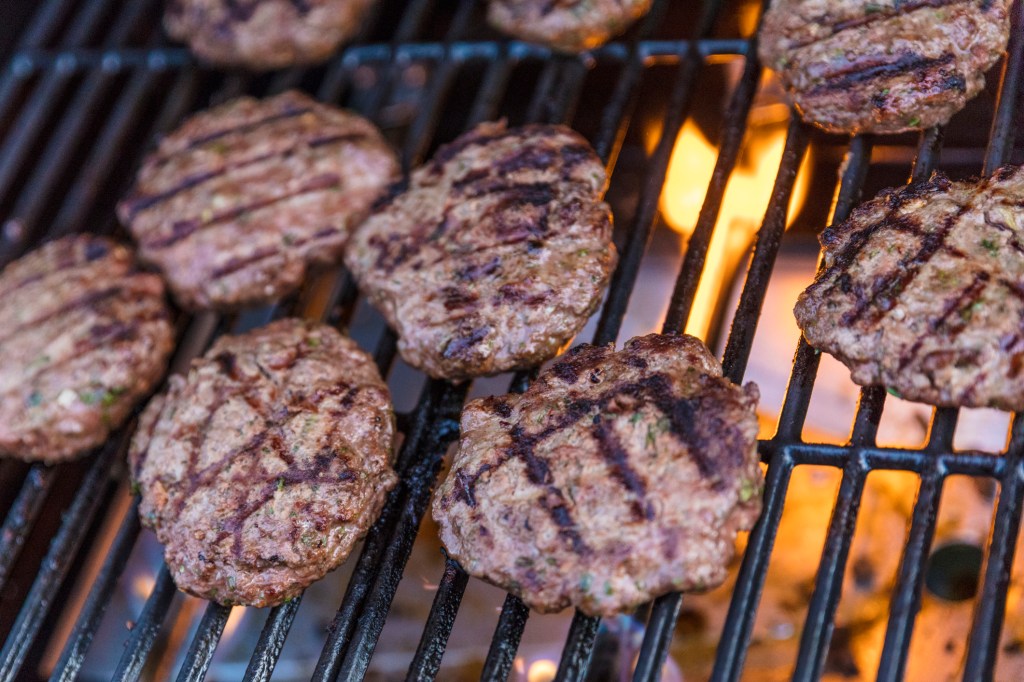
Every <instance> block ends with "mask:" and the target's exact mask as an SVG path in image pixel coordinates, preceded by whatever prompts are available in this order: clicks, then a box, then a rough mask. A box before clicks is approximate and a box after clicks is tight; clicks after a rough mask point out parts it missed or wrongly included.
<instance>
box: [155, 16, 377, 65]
mask: <svg viewBox="0 0 1024 682" xmlns="http://www.w3.org/2000/svg"><path fill="white" fill-rule="evenodd" d="M372 2H373V0H301V1H300V0H170V2H169V3H168V5H167V12H166V14H165V15H164V26H165V28H166V29H167V33H168V34H169V35H170V36H171V37H172V38H175V39H176V40H181V41H183V42H186V43H188V45H189V47H190V48H191V49H192V51H193V52H195V53H196V55H198V56H199V57H200V58H201V59H203V60H204V61H207V62H211V63H213V64H218V65H222V66H243V67H247V68H250V69H256V70H264V69H277V68H282V67H286V66H294V65H296V64H311V63H316V62H320V61H323V60H325V59H327V58H328V57H329V56H331V54H332V53H333V52H334V51H335V50H336V49H337V48H338V46H339V45H340V44H341V43H342V42H344V41H345V40H347V39H348V38H351V37H352V36H353V35H354V34H355V33H356V31H357V30H358V28H359V26H360V24H361V23H362V21H363V17H364V16H365V15H366V11H367V9H368V8H369V6H370V5H371V4H372Z"/></svg>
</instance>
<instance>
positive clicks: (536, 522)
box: [433, 334, 763, 616]
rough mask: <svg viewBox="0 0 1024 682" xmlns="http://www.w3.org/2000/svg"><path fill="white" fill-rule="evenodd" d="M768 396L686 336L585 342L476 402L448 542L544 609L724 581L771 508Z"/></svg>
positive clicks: (466, 419)
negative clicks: (740, 538) (761, 433)
mask: <svg viewBox="0 0 1024 682" xmlns="http://www.w3.org/2000/svg"><path fill="white" fill-rule="evenodd" d="M757 400H758V391H757V387H756V386H755V385H754V384H747V385H746V386H745V387H743V388H740V387H739V386H736V385H735V384H733V383H731V382H730V381H728V380H727V379H724V378H723V377H722V370H721V367H720V366H719V365H718V363H717V362H716V361H715V359H714V358H713V357H712V356H711V354H710V353H708V350H707V348H705V347H704V345H703V344H702V343H701V342H700V341H699V340H697V339H695V338H693V337H690V336H660V335H656V334H655V335H650V336H644V337H640V338H635V339H632V340H631V341H629V342H628V343H626V345H625V347H624V348H623V349H622V350H621V351H619V352H615V349H614V346H612V345H609V346H604V347H599V346H588V345H583V346H579V347H577V348H575V349H573V350H572V351H570V352H569V354H568V355H566V356H565V357H564V358H562V359H561V360H560V361H558V362H556V363H555V364H554V365H553V366H552V367H551V368H550V369H549V370H547V371H545V372H544V373H542V374H541V376H540V378H539V379H538V380H537V381H536V382H535V383H534V384H533V385H532V386H530V388H529V389H528V390H527V391H526V392H525V393H524V394H522V395H506V396H500V397H490V398H484V399H482V400H475V401H473V402H471V403H469V405H467V406H466V409H465V411H464V412H463V415H462V438H461V441H460V443H459V449H458V452H457V453H456V455H455V459H454V461H453V463H452V467H451V471H450V472H449V473H448V476H447V478H446V479H445V481H444V483H442V484H441V486H440V488H439V489H438V490H437V493H436V495H435V496H434V502H433V514H434V518H435V519H436V520H437V522H438V524H439V525H440V533H441V540H442V542H444V545H445V547H446V548H447V550H448V552H449V554H450V555H451V556H452V557H454V558H455V559H456V560H457V561H458V562H459V563H460V564H461V565H462V567H463V568H464V569H465V570H466V571H467V572H469V573H470V574H471V575H474V576H477V577H480V578H483V579H484V580H487V581H489V582H491V583H494V584H495V585H498V586H500V587H502V588H504V589H506V590H508V591H510V592H512V593H513V594H515V595H517V596H518V597H520V598H521V599H522V600H523V601H524V602H525V603H526V604H528V605H529V606H530V607H531V608H533V609H536V610H537V611H540V612H542V613H543V612H552V611H558V610H560V609H562V608H565V607H566V606H570V605H572V606H576V607H578V608H579V609H580V610H581V611H583V612H584V613H586V614H588V615H595V616H612V615H615V614H618V613H623V612H628V611H629V610H630V609H631V608H633V607H635V606H638V605H640V604H643V603H645V602H647V601H649V600H651V599H652V598H654V597H657V596H659V595H661V594H665V593H667V592H670V591H673V590H704V589H709V588H711V587H714V586H715V585H718V584H719V583H721V582H722V581H723V580H724V579H725V576H726V564H727V563H728V562H729V560H730V559H731V558H732V556H733V553H734V544H735V539H736V533H737V531H740V530H749V529H750V528H751V526H752V525H753V523H754V521H755V520H756V519H757V516H758V514H759V513H760V510H761V491H762V488H763V477H762V474H761V470H760V467H759V466H758V455H757V449H756V444H757V431H758V423H757V416H756V412H755V410H756V406H757Z"/></svg>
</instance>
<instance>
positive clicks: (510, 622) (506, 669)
mask: <svg viewBox="0 0 1024 682" xmlns="http://www.w3.org/2000/svg"><path fill="white" fill-rule="evenodd" d="M529 617H530V609H528V608H527V607H526V604H524V603H523V601H522V600H521V599H520V598H519V597H517V596H515V595H514V594H506V595H505V602H504V603H503V604H502V605H501V615H500V616H498V625H497V626H496V627H495V628H494V636H493V637H491V646H490V648H489V649H488V650H487V658H486V659H485V660H484V669H483V673H482V674H481V675H480V679H481V680H507V679H508V676H509V673H510V672H512V664H513V663H514V662H515V658H516V651H518V649H519V641H520V640H521V639H522V637H523V629H524V628H525V627H526V621H527V619H528V618H529Z"/></svg>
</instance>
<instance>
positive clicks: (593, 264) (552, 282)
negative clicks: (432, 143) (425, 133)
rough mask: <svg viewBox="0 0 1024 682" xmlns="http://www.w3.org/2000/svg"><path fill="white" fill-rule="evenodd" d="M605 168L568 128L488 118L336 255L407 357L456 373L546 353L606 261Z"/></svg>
mask: <svg viewBox="0 0 1024 682" xmlns="http://www.w3.org/2000/svg"><path fill="white" fill-rule="evenodd" d="M604 185H605V171H604V166H603V165H602V164H601V162H600V160H599V159H598V158H597V155H596V154H595V153H594V151H593V150H592V149H591V148H590V146H589V145H588V144H587V142H586V140H584V139H583V138H582V137H581V136H580V135H578V134H577V133H575V132H573V131H572V130H570V129H568V128H566V127H564V126H555V125H530V126H526V127H523V128H513V129H506V128H505V125H504V123H484V124H481V125H479V126H477V127H476V128H475V129H473V130H472V131H470V132H469V133H467V134H465V135H463V136H462V137H460V138H458V139H457V140H455V141H454V142H452V143H451V144H449V145H447V146H445V147H442V148H441V149H440V150H438V152H437V154H436V155H435V156H434V158H433V160H432V161H430V162H429V163H427V164H426V165H424V166H423V167H421V168H419V169H417V170H416V171H415V172H414V173H413V174H412V178H411V183H410V186H409V188H408V190H406V191H404V192H402V191H400V190H396V191H395V192H394V193H393V194H392V196H390V197H389V198H387V199H385V200H383V201H382V202H381V203H380V205H379V206H378V210H377V211H376V213H375V214H374V215H372V216H371V217H370V218H369V219H367V221H366V222H364V223H363V224H362V225H361V226H360V227H359V229H358V230H357V231H356V232H355V234H354V235H353V237H352V240H351V242H350V245H349V247H348V248H347V250H346V254H345V263H346V264H347V265H348V267H349V269H350V270H351V271H352V273H353V274H354V276H355V278H356V279H357V280H358V282H359V285H360V287H361V288H362V289H363V290H364V291H365V293H366V294H367V296H368V297H369V299H370V301H371V302H372V303H373V304H374V305H375V306H376V307H377V308H378V309H379V310H380V311H381V312H382V313H383V314H384V317H385V318H387V321H388V323H389V324H390V325H391V326H392V328H394V329H395V330H396V331H397V333H398V336H399V339H398V348H399V351H400V352H401V354H402V357H403V358H404V359H405V361H406V362H408V363H409V364H411V365H412V366H414V367H418V368H420V369H422V370H424V371H425V372H427V373H428V374H430V375H431V376H433V377H444V378H448V379H453V380H462V379H467V378H470V377H475V376H485V375H490V374H497V373H500V372H503V371H506V370H510V369H514V368H521V367H528V366H532V365H534V364H536V363H539V362H542V361H544V360H547V359H548V358H551V357H553V356H555V355H556V354H557V353H558V351H559V349H560V348H561V347H562V346H564V345H565V344H566V343H568V342H569V341H570V340H571V339H572V337H573V335H574V334H576V332H578V331H579V330H580V329H581V328H582V327H583V325H584V323H585V322H586V320H587V318H588V317H589V316H590V314H591V313H592V312H593V311H594V309H595V308H596V307H597V305H598V303H599V302H600V299H601V295H602V294H603V292H604V290H605V287H606V286H607V284H608V279H609V277H610V276H611V272H612V270H613V269H614V266H615V261H616V256H615V247H614V245H613V244H612V243H611V232H612V224H611V214H610V211H609V209H608V205H607V204H605V203H604V202H602V201H601V194H602V193H603V191H604Z"/></svg>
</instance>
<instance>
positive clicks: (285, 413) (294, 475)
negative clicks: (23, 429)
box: [129, 319, 397, 606]
mask: <svg viewBox="0 0 1024 682" xmlns="http://www.w3.org/2000/svg"><path fill="white" fill-rule="evenodd" d="M393 437H394V414H393V413H392V410H391V402H390V397H389V395H388V390H387V386H386V385H385V384H384V382H383V381H382V380H381V378H380V375H379V374H378V373H377V368H376V367H375V366H374V364H373V360H372V359H371V358H370V357H369V356H368V355H367V354H366V353H364V352H362V351H361V350H359V348H358V347H357V346H356V344H355V342H353V341H352V340H351V339H348V338H345V337H343V336H342V335H341V334H339V333H338V332H337V331H335V330H334V329H332V328H330V327H327V326H324V325H320V324H314V323H310V322H306V321H303V320H297V319H286V320H281V321H278V322H274V323H272V324H270V325H268V326H266V327H263V328H261V329H257V330H255V331H252V332H249V333H247V334H242V335H240V336H230V337H224V338H221V339H220V340H218V341H217V342H216V343H215V344H214V345H213V346H212V347H211V348H210V350H209V352H207V353H206V355H205V356H203V357H202V358H200V359H197V360H195V361H194V362H193V363H192V367H191V369H190V370H189V373H188V376H187V377H180V376H173V377H171V380H170V385H169V387H168V390H167V392H166V394H164V395H161V396H160V397H159V398H156V399H154V400H153V402H152V403H150V405H149V407H147V408H146V411H145V413H144V414H143V417H142V420H141V423H140V425H139V430H138V431H137V433H136V436H135V439H134V441H133V442H132V447H131V451H130V452H129V461H130V464H131V467H132V472H133V478H134V480H135V486H137V490H138V491H140V492H141V494H142V501H141V504H140V506H139V513H140V515H141V518H142V523H143V524H144V525H145V526H147V527H149V528H152V529H153V530H154V531H156V535H157V538H159V540H160V542H162V543H163V544H164V557H165V560H166V562H167V565H168V567H169V568H170V570H171V572H172V574H173V575H174V580H175V582H176V583H177V585H178V587H179V588H180V589H182V590H184V591H186V592H188V593H190V594H194V595H196V596H197V597H202V598H205V599H211V600H214V601H217V602H219V603H221V604H244V605H247V606H273V605H276V604H280V603H282V602H284V601H287V600H288V599H290V598H292V597H295V596H297V595H298V594H300V593H301V591H302V589H303V588H304V587H306V586H307V585H309V584H310V583H312V582H314V581H316V580H319V579H320V578H322V577H323V576H324V575H326V574H327V573H328V572H329V571H332V570H334V569H335V568H337V567H338V566H339V565H340V564H341V563H342V562H343V561H344V560H345V558H346V557H347V556H348V554H349V552H350V551H351V549H352V546H353V545H354V544H355V542H356V541H357V540H358V539H359V538H360V537H362V535H363V534H364V533H365V532H366V529H367V528H368V527H369V526H370V524H372V523H373V522H374V521H375V520H376V518H377V516H378V514H379V513H380V510H381V508H382V506H383V505H384V498H385V496H386V494H387V492H388V491H389V490H391V488H393V487H394V485H395V483H396V481H397V478H396V476H395V474H394V472H393V471H392V470H391V466H390V464H389V461H390V458H391V447H392V440H393Z"/></svg>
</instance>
